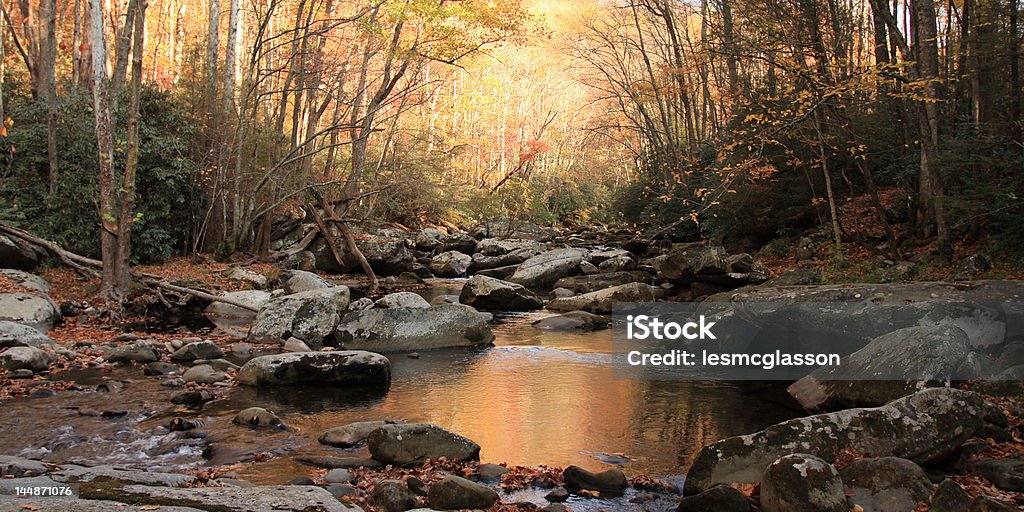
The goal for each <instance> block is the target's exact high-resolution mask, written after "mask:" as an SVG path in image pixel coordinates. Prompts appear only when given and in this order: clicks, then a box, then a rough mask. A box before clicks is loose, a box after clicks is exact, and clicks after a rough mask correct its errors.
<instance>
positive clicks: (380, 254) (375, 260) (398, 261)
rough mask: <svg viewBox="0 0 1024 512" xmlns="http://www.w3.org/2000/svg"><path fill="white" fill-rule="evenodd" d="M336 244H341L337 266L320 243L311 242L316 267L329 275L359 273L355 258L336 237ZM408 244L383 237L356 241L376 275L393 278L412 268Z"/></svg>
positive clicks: (330, 253) (412, 261)
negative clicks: (339, 261) (339, 262)
mask: <svg viewBox="0 0 1024 512" xmlns="http://www.w3.org/2000/svg"><path fill="white" fill-rule="evenodd" d="M338 243H339V244H340V245H341V247H340V248H339V249H340V250H339V252H340V253H341V255H342V260H343V261H342V264H341V265H338V262H337V261H336V260H335V259H334V254H333V253H332V252H331V250H330V248H328V247H327V245H326V244H325V243H323V241H319V242H316V243H314V245H313V253H314V255H315V260H316V268H317V269H318V270H322V271H324V272H329V273H346V272H361V271H362V267H361V266H360V265H359V261H358V260H357V259H356V257H355V255H353V254H350V253H349V252H348V250H347V249H346V248H345V246H344V244H342V243H341V241H340V238H339V242H338ZM411 243H412V242H411V241H408V242H407V241H406V240H404V239H402V238H392V237H386V236H371V237H369V238H366V239H358V240H356V246H357V247H359V251H360V252H362V253H363V257H365V258H366V261H367V263H369V264H370V267H371V268H372V269H373V271H374V272H375V273H376V274H377V275H379V276H395V275H398V274H401V273H402V272H409V271H411V270H412V269H413V264H414V263H415V262H416V258H415V256H414V255H413V253H412V251H410V250H409V245H411Z"/></svg>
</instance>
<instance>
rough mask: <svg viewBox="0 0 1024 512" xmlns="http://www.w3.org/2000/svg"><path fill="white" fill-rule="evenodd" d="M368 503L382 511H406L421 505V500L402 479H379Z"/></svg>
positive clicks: (374, 485)
mask: <svg viewBox="0 0 1024 512" xmlns="http://www.w3.org/2000/svg"><path fill="white" fill-rule="evenodd" d="M366 503H368V504H369V505H372V506H373V507H375V508H376V509H378V510H381V511H382V512H405V511H406V510H413V509H416V508H419V506H420V500H418V499H416V496H415V495H413V493H412V492H411V491H410V490H409V489H408V488H407V487H406V486H405V484H404V483H402V481H401V480H378V481H377V482H376V483H375V484H373V491H372V492H370V496H369V498H367V500H366Z"/></svg>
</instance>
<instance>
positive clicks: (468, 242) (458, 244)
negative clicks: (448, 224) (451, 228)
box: [441, 233, 476, 254]
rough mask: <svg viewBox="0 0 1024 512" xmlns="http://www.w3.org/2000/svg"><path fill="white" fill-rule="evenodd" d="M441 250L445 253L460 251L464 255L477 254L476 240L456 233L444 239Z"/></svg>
mask: <svg viewBox="0 0 1024 512" xmlns="http://www.w3.org/2000/svg"><path fill="white" fill-rule="evenodd" d="M441 249H443V250H445V251H458V252H461V253H463V254H473V253H474V252H476V239H475V238H473V237H471V236H469V235H467V234H465V233H455V234H451V235H448V236H446V237H444V241H443V242H442V244H441Z"/></svg>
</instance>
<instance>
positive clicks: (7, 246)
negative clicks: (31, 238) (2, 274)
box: [0, 235, 46, 272]
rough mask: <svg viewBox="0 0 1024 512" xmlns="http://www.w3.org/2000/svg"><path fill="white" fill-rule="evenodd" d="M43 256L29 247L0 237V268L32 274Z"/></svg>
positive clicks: (8, 238) (6, 237)
mask: <svg viewBox="0 0 1024 512" xmlns="http://www.w3.org/2000/svg"><path fill="white" fill-rule="evenodd" d="M45 256H46V255H45V254H41V253H40V252H39V251H38V250H36V249H35V248H34V247H32V246H31V245H28V244H26V243H23V242H21V241H20V240H18V241H15V240H14V239H12V238H10V237H8V236H4V235H0V268H13V269H17V270H24V271H26V272H32V271H33V270H35V269H36V267H37V266H38V265H39V261H40V260H41V259H42V258H43V257H45Z"/></svg>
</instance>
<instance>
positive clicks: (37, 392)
mask: <svg viewBox="0 0 1024 512" xmlns="http://www.w3.org/2000/svg"><path fill="white" fill-rule="evenodd" d="M28 396H29V398H52V397H55V396H57V392H56V391H54V390H52V389H49V388H35V389H33V390H32V391H29V393H28Z"/></svg>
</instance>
